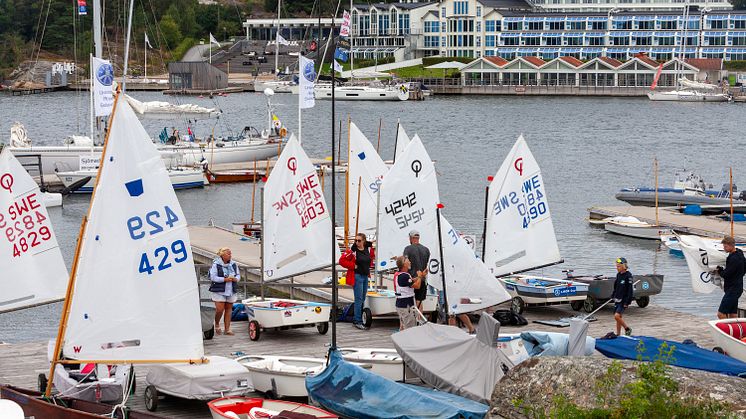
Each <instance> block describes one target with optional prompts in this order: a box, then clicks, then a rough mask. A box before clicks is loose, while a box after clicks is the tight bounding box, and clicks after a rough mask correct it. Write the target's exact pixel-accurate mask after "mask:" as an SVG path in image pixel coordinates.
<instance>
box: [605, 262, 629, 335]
mask: <svg viewBox="0 0 746 419" xmlns="http://www.w3.org/2000/svg"><path fill="white" fill-rule="evenodd" d="M627 269H628V266H627V259H625V258H619V259H617V260H616V271H617V274H616V280H615V281H614V292H613V293H612V294H611V298H612V299H613V300H614V320H615V321H616V334H617V336H619V334H620V333H621V332H622V327H624V334H625V335H627V336H630V335H632V328H631V327H629V326H627V323H626V322H625V321H624V318H622V315H623V314H624V310H626V309H627V307H629V305H630V304H631V303H632V295H633V291H634V290H633V288H632V286H633V284H632V273H631V272H630V271H628V270H627Z"/></svg>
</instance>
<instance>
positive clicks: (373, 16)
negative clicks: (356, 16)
mask: <svg viewBox="0 0 746 419" xmlns="http://www.w3.org/2000/svg"><path fill="white" fill-rule="evenodd" d="M370 34H371V35H377V34H378V12H376V11H375V10H371V11H370Z"/></svg>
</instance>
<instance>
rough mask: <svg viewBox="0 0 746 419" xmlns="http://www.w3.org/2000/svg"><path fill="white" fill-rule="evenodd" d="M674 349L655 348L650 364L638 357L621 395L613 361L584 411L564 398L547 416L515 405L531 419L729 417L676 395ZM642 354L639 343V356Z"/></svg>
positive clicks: (721, 408)
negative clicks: (671, 373)
mask: <svg viewBox="0 0 746 419" xmlns="http://www.w3.org/2000/svg"><path fill="white" fill-rule="evenodd" d="M674 348H675V347H674V346H671V347H669V346H668V344H666V343H664V344H663V345H661V347H660V348H658V355H657V356H656V357H655V359H653V360H649V359H648V360H646V359H643V358H642V356H641V355H638V358H637V359H638V362H637V363H636V367H637V376H638V378H637V379H636V380H633V381H632V382H630V383H627V384H625V385H624V386H623V387H622V388H621V391H620V390H619V383H620V382H621V381H622V374H623V372H624V371H623V368H622V363H621V362H619V361H614V362H612V364H611V365H610V366H609V368H608V369H607V371H606V373H604V375H603V376H601V377H600V378H599V379H598V380H597V381H596V389H595V392H596V404H597V406H596V407H591V408H585V407H581V406H578V405H576V404H575V403H573V402H572V401H571V400H569V399H568V398H567V397H566V396H555V398H554V399H553V401H552V402H553V403H552V404H553V406H552V409H551V410H550V412H549V414H548V415H547V414H545V413H544V412H542V411H539V410H537V409H535V408H531V407H530V406H523V403H522V401H520V400H518V401H515V402H514V404H515V405H516V406H517V407H519V408H522V409H523V410H524V413H525V414H526V416H528V417H531V418H537V419H538V418H541V419H544V418H556V419H601V418H620V419H621V418H624V419H627V418H634V419H638V418H639V419H647V418H650V419H658V418H692V419H695V418H696V419H709V418H712V419H716V418H725V417H729V415H728V410H727V406H726V405H724V404H722V403H718V402H715V401H700V400H695V399H683V400H682V399H681V398H680V397H678V396H677V395H676V393H677V392H678V390H679V386H678V384H677V383H676V381H674V380H673V379H672V378H671V377H670V376H669V374H668V373H669V371H670V366H669V364H670V363H671V361H672V360H673V351H674ZM643 352H644V346H642V342H640V346H638V353H639V354H641V353H643Z"/></svg>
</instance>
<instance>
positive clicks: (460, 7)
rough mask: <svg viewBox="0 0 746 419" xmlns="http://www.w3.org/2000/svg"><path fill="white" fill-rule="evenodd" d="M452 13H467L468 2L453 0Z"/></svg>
mask: <svg viewBox="0 0 746 419" xmlns="http://www.w3.org/2000/svg"><path fill="white" fill-rule="evenodd" d="M453 14H454V15H468V14H469V2H468V1H454V2H453Z"/></svg>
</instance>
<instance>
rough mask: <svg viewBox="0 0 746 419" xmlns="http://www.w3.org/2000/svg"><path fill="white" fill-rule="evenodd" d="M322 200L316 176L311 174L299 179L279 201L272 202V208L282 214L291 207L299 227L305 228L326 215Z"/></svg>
mask: <svg viewBox="0 0 746 419" xmlns="http://www.w3.org/2000/svg"><path fill="white" fill-rule="evenodd" d="M323 198H324V196H323V194H322V193H321V187H320V185H319V183H318V180H317V177H316V174H315V173H311V174H309V175H307V176H306V177H304V178H303V179H301V181H300V182H298V183H297V184H296V185H295V187H294V188H293V189H291V190H289V191H287V192H285V193H284V194H282V198H281V199H280V200H279V201H276V202H273V203H272V208H274V209H275V210H276V211H277V212H282V211H283V210H285V209H286V208H290V207H291V206H292V207H293V208H295V211H296V213H297V214H298V217H300V222H301V227H302V228H306V227H307V226H308V225H309V224H310V223H311V221H313V220H315V219H316V218H318V217H319V216H320V215H323V214H326V204H325V203H324V199H323Z"/></svg>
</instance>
